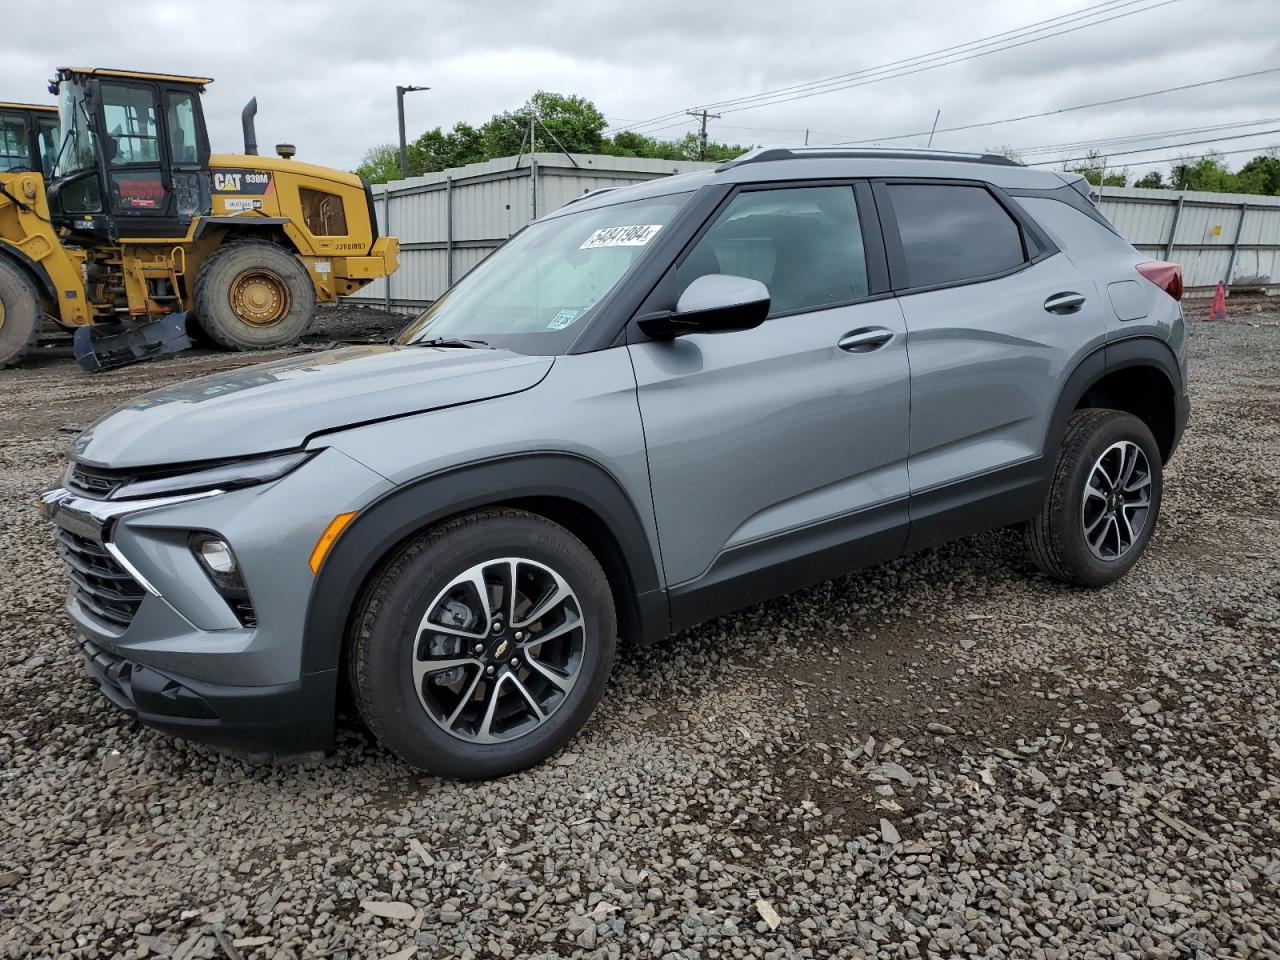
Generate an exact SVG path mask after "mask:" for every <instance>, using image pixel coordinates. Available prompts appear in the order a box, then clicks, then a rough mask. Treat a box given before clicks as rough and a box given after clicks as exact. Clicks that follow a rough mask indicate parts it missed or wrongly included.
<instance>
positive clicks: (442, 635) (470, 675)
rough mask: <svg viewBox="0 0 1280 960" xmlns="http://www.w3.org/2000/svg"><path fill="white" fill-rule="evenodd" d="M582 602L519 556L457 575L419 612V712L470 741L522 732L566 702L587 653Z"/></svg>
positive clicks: (415, 658) (551, 574)
mask: <svg viewBox="0 0 1280 960" xmlns="http://www.w3.org/2000/svg"><path fill="white" fill-rule="evenodd" d="M585 631H586V621H585V618H584V616H583V613H582V605H581V604H580V603H579V602H578V598H577V596H576V595H575V594H574V592H573V590H572V588H570V586H569V584H568V583H567V582H566V581H565V579H564V578H563V577H562V576H561V575H560V574H559V573H557V572H556V571H555V570H552V569H551V568H550V567H548V566H546V565H545V564H542V563H538V562H537V561H535V560H530V559H527V558H523V557H502V558H498V559H494V560H487V561H485V562H483V563H478V564H476V565H475V566H473V567H471V568H469V569H467V570H465V571H463V572H462V573H460V574H458V575H457V576H456V577H454V578H453V580H451V581H450V583H449V585H448V586H446V587H445V588H444V589H443V590H441V591H440V593H439V594H437V595H436V597H435V599H434V600H432V601H431V604H430V605H429V606H428V607H427V612H426V615H425V616H424V617H423V618H422V622H421V623H420V624H419V625H418V630H417V635H416V637H415V638H414V643H413V648H412V653H411V661H412V662H411V664H410V666H411V669H412V671H413V685H414V689H415V690H416V692H417V695H418V701H419V702H420V703H421V704H422V708H423V709H424V710H425V711H426V712H427V715H428V716H430V717H431V719H432V720H433V721H434V722H435V723H436V724H437V725H438V726H439V727H441V728H442V729H443V730H445V731H446V732H447V733H449V734H450V735H452V736H454V737H457V738H459V739H461V740H466V741H468V742H471V743H497V742H502V741H507V740H514V739H515V738H517V737H521V736H524V735H526V734H528V733H530V732H532V731H533V730H535V729H537V728H538V727H540V726H542V724H544V723H546V722H547V721H548V720H549V719H550V718H551V716H552V715H553V714H554V713H555V712H556V710H558V709H559V708H560V707H561V706H562V705H563V704H564V702H565V700H566V698H567V697H568V695H569V693H570V691H571V690H572V689H573V687H574V685H575V684H576V683H577V680H578V674H579V672H580V670H581V667H582V657H583V650H584V648H585V637H586V634H585Z"/></svg>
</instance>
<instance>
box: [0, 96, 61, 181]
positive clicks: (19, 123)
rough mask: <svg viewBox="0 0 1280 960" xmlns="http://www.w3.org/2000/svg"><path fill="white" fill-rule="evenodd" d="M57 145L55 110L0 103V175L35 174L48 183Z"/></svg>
mask: <svg viewBox="0 0 1280 960" xmlns="http://www.w3.org/2000/svg"><path fill="white" fill-rule="evenodd" d="M59 142H60V141H59V138H58V108H57V107H53V106H43V105H40V104H34V103H3V102H0V173H29V172H31V171H36V170H38V171H40V172H41V173H43V174H44V178H45V179H46V180H48V179H49V176H50V175H51V174H52V173H53V161H54V159H55V158H56V157H57V154H58V143H59Z"/></svg>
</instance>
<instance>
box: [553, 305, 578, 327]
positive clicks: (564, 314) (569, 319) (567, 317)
mask: <svg viewBox="0 0 1280 960" xmlns="http://www.w3.org/2000/svg"><path fill="white" fill-rule="evenodd" d="M577 316H578V311H577V310H561V311H560V312H559V313H557V314H556V315H555V316H554V317H552V318H551V322H550V323H548V324H547V329H548V330H563V329H564V328H565V327H567V326H568V325H569V324H571V323H573V321H574V320H575V319H577Z"/></svg>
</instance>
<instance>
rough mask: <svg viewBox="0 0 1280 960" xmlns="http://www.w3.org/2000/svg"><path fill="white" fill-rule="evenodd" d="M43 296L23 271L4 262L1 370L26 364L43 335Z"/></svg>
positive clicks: (0, 311) (0, 280)
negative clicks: (39, 337)
mask: <svg viewBox="0 0 1280 960" xmlns="http://www.w3.org/2000/svg"><path fill="white" fill-rule="evenodd" d="M42 320H43V311H42V310H41V309H40V294H39V293H38V292H37V291H36V288H35V285H34V284H33V283H32V282H31V279H30V278H29V277H28V276H27V275H26V274H25V273H23V272H22V271H21V270H20V269H18V268H17V267H16V266H14V265H13V264H12V263H9V262H8V261H5V260H0V367H13V366H17V365H18V364H19V363H21V362H22V358H23V357H24V356H26V354H27V351H28V350H30V349H31V348H32V347H34V346H35V344H36V338H37V337H38V336H39V335H40V325H41V321H42Z"/></svg>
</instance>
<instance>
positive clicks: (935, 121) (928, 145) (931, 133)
mask: <svg viewBox="0 0 1280 960" xmlns="http://www.w3.org/2000/svg"><path fill="white" fill-rule="evenodd" d="M940 116H942V108H941V107H939V108H938V112H937V113H935V114H934V115H933V127H932V128H930V130H929V142H928V143H926V144H925V149H928V148H929V147H932V146H933V135H934V133H936V132H937V130H938V118H939V117H940Z"/></svg>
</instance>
